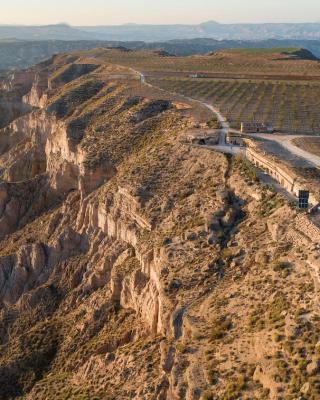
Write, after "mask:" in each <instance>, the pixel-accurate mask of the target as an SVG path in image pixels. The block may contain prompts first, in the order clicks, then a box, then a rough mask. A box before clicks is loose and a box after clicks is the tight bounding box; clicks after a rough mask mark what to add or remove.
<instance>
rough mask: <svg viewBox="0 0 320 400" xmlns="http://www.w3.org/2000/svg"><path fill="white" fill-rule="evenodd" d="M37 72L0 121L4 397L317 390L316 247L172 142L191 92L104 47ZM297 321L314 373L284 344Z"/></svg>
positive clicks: (222, 170)
mask: <svg viewBox="0 0 320 400" xmlns="http://www.w3.org/2000/svg"><path fill="white" fill-rule="evenodd" d="M102 54H104V53H102ZM107 54H108V53H107V51H106V55H107ZM30 74H31V72H30ZM32 74H33V75H32V76H33V80H32V82H29V80H28V79H27V80H26V86H28V91H27V92H26V93H21V99H22V96H23V99H22V100H23V101H24V102H27V103H29V105H30V107H32V109H31V108H30V109H29V112H28V113H27V114H26V115H22V116H19V118H17V119H15V120H14V121H12V122H11V123H9V124H8V125H7V126H6V127H5V128H3V129H2V130H1V132H0V167H1V177H2V178H1V179H2V181H1V183H0V341H1V355H0V398H1V399H3V400H6V399H12V398H18V397H19V398H22V399H26V400H27V399H39V400H40V399H41V400H43V399H48V400H51V399H52V400H53V399H59V398H66V396H67V397H68V396H69V397H70V398H74V399H82V398H90V399H136V400H142V399H143V400H145V399H150V400H151V399H158V400H162V399H163V400H165V399H168V400H174V399H188V400H194V399H200V398H203V399H213V398H221V399H232V398H252V399H253V398H257V399H258V398H259V399H262V398H270V399H277V398H278V397H277V396H278V394H279V393H284V392H288V395H289V394H290V393H294V390H298V391H300V389H301V387H302V386H303V388H304V389H303V390H304V391H309V392H310V393H311V394H312V393H315V392H314V391H315V390H316V384H315V382H316V380H315V379H316V378H314V377H315V375H316V368H315V366H316V365H317V360H315V356H316V346H318V344H317V342H318V340H319V339H320V338H318V336H317V335H318V333H317V329H318V325H319V323H318V320H317V319H316V313H315V310H316V306H317V302H318V298H317V295H318V293H317V287H318V281H317V279H318V276H317V274H316V273H315V269H316V262H317V261H316V260H317V258H316V254H315V253H316V251H317V249H316V247H315V244H312V243H311V241H310V239H308V238H305V240H306V247H305V248H306V249H308V251H310V252H311V253H312V256H311V255H310V254H311V253H310V254H307V252H306V251H305V252H304V251H303V250H301V249H299V245H298V244H297V241H296V240H295V239H294V234H295V232H294V229H293V228H294V220H295V218H296V213H295V211H294V210H292V209H290V207H289V206H288V205H287V204H286V203H285V202H284V201H283V200H282V199H280V198H279V196H277V195H275V194H273V193H272V192H270V191H269V190H268V189H267V188H263V187H261V186H260V185H259V184H257V183H256V182H252V181H251V180H250V176H247V175H246V170H245V168H244V166H243V165H242V164H241V160H230V159H227V158H226V157H225V156H223V155H221V154H218V153H214V152H211V151H207V150H206V149H201V148H194V147H192V146H190V145H186V144H183V143H182V142H181V141H180V140H179V136H180V134H182V133H183V132H184V131H185V130H186V129H187V128H189V127H190V126H191V125H192V124H193V123H194V119H195V118H196V117H195V116H194V115H193V114H192V113H193V110H192V107H191V106H190V109H189V110H188V113H186V112H185V110H184V111H181V110H180V109H179V108H176V107H175V106H174V102H171V100H170V98H163V96H164V94H163V93H162V92H157V91H156V90H154V91H153V92H152V93H150V88H148V89H147V88H143V87H142V86H141V83H140V80H139V76H137V75H136V74H135V73H133V72H132V71H131V70H129V69H125V68H121V67H118V66H111V65H109V64H107V63H106V61H105V58H104V57H101V52H100V51H97V55H96V56H95V57H92V53H89V54H88V55H83V54H82V55H81V57H80V56H75V55H71V56H56V57H54V58H52V59H51V60H49V61H48V62H46V63H43V64H41V65H39V66H37V67H35V68H34V69H32ZM26 76H29V75H28V74H27V75H26ZM12 79H13V78H12ZM19 82H20V81H19ZM22 83H23V80H22ZM19 84H20V83H19ZM10 85H14V81H11V83H10ZM4 86H5V85H4ZM7 90H11V88H9V87H8V88H7ZM22 100H21V101H22ZM302 234H303V233H302V232H301V235H302ZM301 251H302V252H301ZM299 254H300V256H299ZM297 257H300V259H299V260H300V261H299V262H297ZM310 270H311V271H312V274H311V275H310V276H309V275H308V271H310ZM302 278H303V279H302ZM299 279H300V282H301V283H303V285H304V287H303V288H302V287H300V286H299V284H297V281H298V280H299ZM301 279H302V280H301ZM293 283H294V284H293ZM290 285H291V286H290ZM305 285H308V290H305V287H306V286H305ZM306 293H307V294H306ZM297 307H298V308H299V307H300V308H301V309H302V308H304V311H303V310H302V311H301V312H300V313H299V315H297V314H296V313H295V311H296V310H297ZM292 326H294V329H293V328H292V329H291V328H290V327H292ZM289 328H290V329H289ZM307 328H308V329H309V330H310V331H312V332H313V333H312V334H313V339H312V340H311V342H310V343H309V344H310V347H309V348H308V352H309V351H310V354H309V353H306V354H305V353H303V356H305V357H306V359H308V360H309V361H310V364H311V363H312V368H311V366H310V367H309V368H308V370H306V374H307V373H308V374H309V372H310V374H309V375H310V379H307V378H303V376H304V375H303V374H304V373H302V375H299V371H297V370H295V369H294V365H296V364H295V358H294V357H293V356H292V354H291V353H290V349H291V347H292V346H293V348H295V347H294V346H299V345H300V344H301V343H299V339H298V336H297V337H296V339H294V338H293V336H295V334H294V332H298V331H299V332H300V333H303V332H306V329H307ZM276 335H278V336H276ZM282 336H283V339H281V340H280V339H279V337H281V338H282ZM287 342H290V345H289V344H285V343H287ZM290 346H291V347H290ZM312 346H313V347H312ZM289 347H290V348H289ZM306 351H307V350H306ZM279 352H281V358H278V359H277V358H276V355H277V354H278V355H279ZM301 354H302V353H301ZM277 357H278V356H277ZM279 359H281V360H282V361H283V363H281V364H279V362H278V361H279ZM284 363H286V364H284ZM284 365H286V366H287V367H286V368H287V369H286V371H287V370H288V371H290V374H291V375H288V377H287V375H285V376H283V374H287V372H284V370H285V368H284ZM308 371H309V372H308ZM277 374H278V375H279V376H280V378H279V377H276V376H278V375H277ZM281 374H282V375H281ZM288 374H289V373H288ZM290 379H291V380H292V381H293V380H294V379H295V382H296V383H295V384H296V386H297V389H292V388H293V387H294V386H293V383H292V382H291V381H290ZM289 381H290V382H291V384H290V385H289V384H288V382H289ZM297 382H298V383H297ZM306 385H309V386H308V387H307V386H306ZM263 396H264V397H263ZM310 398H312V397H310ZM314 398H315V397H314Z"/></svg>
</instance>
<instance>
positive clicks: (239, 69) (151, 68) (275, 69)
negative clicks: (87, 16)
mask: <svg viewBox="0 0 320 400" xmlns="http://www.w3.org/2000/svg"><path fill="white" fill-rule="evenodd" d="M83 53H84V52H83ZM85 54H87V55H88V54H90V51H89V52H85ZM91 54H94V56H95V58H100V59H102V60H103V61H106V62H110V63H114V64H121V65H126V66H129V67H133V68H136V69H139V70H140V71H142V72H145V73H146V75H148V72H149V73H150V72H152V73H158V74H160V75H161V74H165V73H166V72H171V73H172V72H176V73H177V74H184V73H185V74H188V73H205V74H210V75H224V76H226V77H232V76H233V77H253V76H257V77H261V76H263V78H264V79H267V78H275V79H288V78H291V79H301V80H307V79H313V80H314V79H318V78H319V77H320V62H319V61H318V60H316V59H315V57H314V56H313V55H312V53H310V52H308V51H307V50H304V49H295V48H292V49H234V50H233V49H229V50H220V51H217V52H213V53H210V54H207V55H200V56H199V55H196V56H188V57H175V56H170V55H169V54H166V53H164V52H161V51H131V50H126V49H122V50H121V49H120V50H115V49H107V50H106V49H101V51H100V53H98V54H97V52H96V51H91Z"/></svg>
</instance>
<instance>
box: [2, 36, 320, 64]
mask: <svg viewBox="0 0 320 400" xmlns="http://www.w3.org/2000/svg"><path fill="white" fill-rule="evenodd" d="M96 47H106V48H107V47H124V48H127V49H130V50H162V51H164V52H166V53H168V54H171V55H175V56H188V55H194V54H206V53H210V52H212V51H217V50H222V49H230V48H266V49H269V48H298V49H306V50H308V52H300V53H301V54H303V57H304V58H307V59H316V57H317V58H320V40H276V39H270V40H262V41H245V40H214V39H184V40H169V41H162V42H151V43H150V42H143V41H128V42H121V41H100V40H67V41H66V40H42V41H36V40H34V41H23V40H15V39H2V40H1V39H0V70H10V69H23V68H26V67H29V66H31V65H33V64H36V63H39V62H41V61H43V60H46V59H47V58H49V57H51V56H52V55H53V54H57V53H64V52H70V51H76V50H90V49H93V48H96ZM309 52H311V53H312V54H313V55H314V56H315V57H313V55H312V54H310V53H309Z"/></svg>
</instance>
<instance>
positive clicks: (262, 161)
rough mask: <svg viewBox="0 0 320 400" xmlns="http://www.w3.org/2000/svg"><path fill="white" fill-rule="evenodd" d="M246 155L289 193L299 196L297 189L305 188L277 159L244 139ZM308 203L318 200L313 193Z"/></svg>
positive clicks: (314, 203) (314, 202) (313, 203)
mask: <svg viewBox="0 0 320 400" xmlns="http://www.w3.org/2000/svg"><path fill="white" fill-rule="evenodd" d="M246 142H247V144H248V147H247V148H246V157H247V159H248V160H249V161H251V162H252V163H253V164H254V165H256V166H257V167H258V168H261V169H263V170H264V171H265V172H266V173H267V174H268V175H270V176H271V177H272V178H273V179H275V180H276V181H277V182H278V183H279V184H280V185H281V186H282V187H284V188H285V189H286V190H287V191H288V192H289V193H291V194H293V195H295V196H296V197H299V190H305V189H306V188H305V186H304V184H303V182H301V180H299V179H298V177H297V176H296V175H295V174H294V173H293V172H291V171H289V170H288V169H287V168H285V167H283V166H282V165H281V164H280V163H279V162H277V160H275V159H273V158H271V157H270V156H268V155H267V154H265V153H261V151H259V150H258V149H256V148H255V147H254V146H253V145H252V143H250V142H249V141H246ZM309 200H310V203H311V204H312V205H316V204H317V203H319V201H318V200H317V199H316V197H315V196H314V194H313V193H310V199H309Z"/></svg>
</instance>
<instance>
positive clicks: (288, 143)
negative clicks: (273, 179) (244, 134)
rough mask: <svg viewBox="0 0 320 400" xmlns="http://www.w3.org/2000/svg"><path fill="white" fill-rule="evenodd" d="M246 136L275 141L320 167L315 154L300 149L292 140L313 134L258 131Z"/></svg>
mask: <svg viewBox="0 0 320 400" xmlns="http://www.w3.org/2000/svg"><path fill="white" fill-rule="evenodd" d="M248 136H251V137H252V138H255V137H257V138H261V139H265V140H269V141H273V142H276V143H278V144H280V145H281V146H282V147H283V148H285V149H286V150H288V151H289V152H290V153H292V154H294V155H295V156H298V157H300V158H302V159H304V160H306V161H307V162H309V163H310V164H312V165H313V166H315V167H317V168H319V167H320V157H319V156H316V155H315V154H312V153H309V152H308V151H305V150H302V149H300V148H299V147H298V146H296V145H295V144H294V143H293V142H292V141H293V140H294V139H297V138H303V137H308V138H310V137H313V136H309V135H308V136H304V135H277V134H273V135H270V134H263V133H260V134H259V133H258V134H250V135H248ZM314 137H319V136H314Z"/></svg>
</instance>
